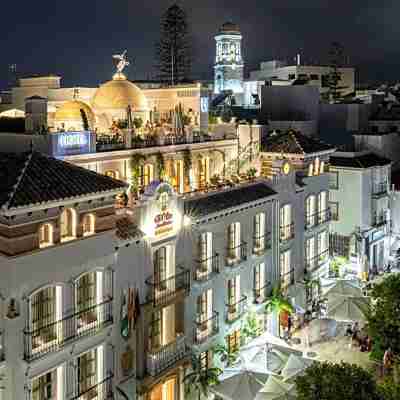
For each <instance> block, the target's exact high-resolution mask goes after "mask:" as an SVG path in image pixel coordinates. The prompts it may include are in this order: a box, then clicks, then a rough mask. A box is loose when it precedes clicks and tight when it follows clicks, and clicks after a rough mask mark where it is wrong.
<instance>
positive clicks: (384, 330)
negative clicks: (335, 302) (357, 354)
mask: <svg viewBox="0 0 400 400" xmlns="http://www.w3.org/2000/svg"><path fill="white" fill-rule="evenodd" d="M371 297H372V299H373V301H372V304H373V306H372V307H371V311H370V312H369V314H368V315H367V320H368V329H369V334H370V336H371V338H372V343H373V345H372V356H373V357H374V358H376V359H379V360H382V357H383V353H384V352H385V350H386V349H387V348H388V347H390V348H391V349H392V351H393V353H394V354H395V355H397V356H400V317H399V316H400V275H399V274H396V275H390V276H388V277H387V278H386V279H385V280H383V281H382V282H381V283H379V284H376V285H375V286H374V288H373V290H372V293H371Z"/></svg>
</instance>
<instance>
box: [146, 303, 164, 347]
mask: <svg viewBox="0 0 400 400" xmlns="http://www.w3.org/2000/svg"><path fill="white" fill-rule="evenodd" d="M161 312H162V310H157V311H154V312H153V314H152V316H151V324H150V334H149V339H150V349H151V350H152V351H154V350H157V349H158V348H160V346H161V335H162V313H161Z"/></svg>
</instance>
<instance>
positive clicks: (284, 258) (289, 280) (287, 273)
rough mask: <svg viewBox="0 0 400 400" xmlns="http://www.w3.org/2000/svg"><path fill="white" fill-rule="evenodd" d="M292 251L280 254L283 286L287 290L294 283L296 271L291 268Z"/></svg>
mask: <svg viewBox="0 0 400 400" xmlns="http://www.w3.org/2000/svg"><path fill="white" fill-rule="evenodd" d="M290 258H291V257H290V250H287V251H285V252H282V253H281V254H280V270H281V286H282V288H287V287H288V286H289V285H291V284H293V283H294V270H293V269H292V266H291V260H290Z"/></svg>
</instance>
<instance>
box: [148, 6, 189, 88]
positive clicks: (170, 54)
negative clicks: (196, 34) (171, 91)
mask: <svg viewBox="0 0 400 400" xmlns="http://www.w3.org/2000/svg"><path fill="white" fill-rule="evenodd" d="M191 51H192V46H191V40H190V37H189V25H188V22H187V16H186V13H185V11H184V10H183V8H181V7H180V6H179V5H178V4H176V3H175V4H173V5H172V6H171V7H169V8H168V9H167V11H166V12H165V13H164V15H163V16H162V19H161V37H160V40H159V42H158V43H157V45H156V59H157V68H158V72H159V78H160V79H161V80H162V81H164V82H169V83H171V84H172V85H174V84H177V83H182V82H185V81H187V80H188V78H189V74H190V69H191Z"/></svg>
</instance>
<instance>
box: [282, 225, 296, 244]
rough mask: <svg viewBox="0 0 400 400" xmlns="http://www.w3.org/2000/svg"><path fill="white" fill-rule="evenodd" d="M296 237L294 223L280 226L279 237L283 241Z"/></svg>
mask: <svg viewBox="0 0 400 400" xmlns="http://www.w3.org/2000/svg"><path fill="white" fill-rule="evenodd" d="M293 238H294V223H293V222H292V223H291V224H287V225H281V226H280V227H279V239H280V241H281V243H283V242H286V241H288V240H291V239H293Z"/></svg>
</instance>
